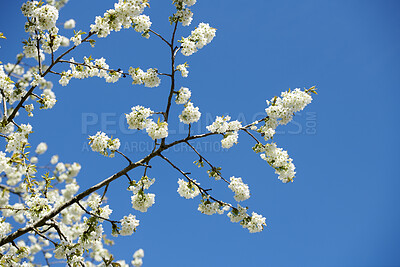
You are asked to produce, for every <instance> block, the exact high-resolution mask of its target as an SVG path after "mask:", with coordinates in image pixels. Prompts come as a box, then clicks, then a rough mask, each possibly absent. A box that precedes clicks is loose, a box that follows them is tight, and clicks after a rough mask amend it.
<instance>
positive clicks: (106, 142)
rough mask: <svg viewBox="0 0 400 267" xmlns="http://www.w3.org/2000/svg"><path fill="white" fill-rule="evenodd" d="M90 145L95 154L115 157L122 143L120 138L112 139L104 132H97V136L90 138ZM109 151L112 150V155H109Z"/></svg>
mask: <svg viewBox="0 0 400 267" xmlns="http://www.w3.org/2000/svg"><path fill="white" fill-rule="evenodd" d="M89 140H90V142H89V144H90V147H91V148H92V150H93V151H94V152H99V153H100V154H102V155H104V156H110V157H113V156H114V151H115V150H118V148H119V147H120V145H121V143H120V141H119V139H118V138H115V139H111V138H110V137H108V136H107V135H106V134H105V133H103V132H97V133H96V135H93V136H89ZM107 149H110V150H111V152H112V153H111V154H110V155H108V152H107Z"/></svg>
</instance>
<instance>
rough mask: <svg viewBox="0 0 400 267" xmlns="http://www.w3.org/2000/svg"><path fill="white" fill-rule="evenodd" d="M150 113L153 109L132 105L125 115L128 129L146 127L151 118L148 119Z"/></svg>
mask: <svg viewBox="0 0 400 267" xmlns="http://www.w3.org/2000/svg"><path fill="white" fill-rule="evenodd" d="M152 113H153V111H152V110H151V109H149V108H145V107H143V106H135V107H132V112H131V113H129V114H126V115H125V117H126V120H127V122H128V125H129V129H138V130H142V129H145V128H147V127H148V125H149V124H150V122H151V119H148V117H150V116H151V114H152Z"/></svg>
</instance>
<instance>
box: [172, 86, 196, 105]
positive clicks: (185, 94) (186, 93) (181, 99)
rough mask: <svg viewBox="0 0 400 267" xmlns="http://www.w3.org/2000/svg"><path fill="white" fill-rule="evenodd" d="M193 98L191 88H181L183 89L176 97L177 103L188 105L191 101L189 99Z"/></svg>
mask: <svg viewBox="0 0 400 267" xmlns="http://www.w3.org/2000/svg"><path fill="white" fill-rule="evenodd" d="M191 96H192V93H191V92H190V90H189V88H186V87H181V89H179V91H178V94H177V96H176V99H175V103H177V104H186V102H187V101H188V100H189V98H190V97H191Z"/></svg>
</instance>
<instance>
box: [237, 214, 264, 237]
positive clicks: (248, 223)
mask: <svg viewBox="0 0 400 267" xmlns="http://www.w3.org/2000/svg"><path fill="white" fill-rule="evenodd" d="M248 218H249V219H247V220H246V219H244V220H243V221H242V222H241V224H242V226H243V228H247V229H248V230H249V232H250V233H257V232H261V231H262V230H263V229H264V226H266V225H267V224H266V223H265V218H264V217H263V216H261V215H259V214H257V213H255V212H253V213H252V215H251V217H248Z"/></svg>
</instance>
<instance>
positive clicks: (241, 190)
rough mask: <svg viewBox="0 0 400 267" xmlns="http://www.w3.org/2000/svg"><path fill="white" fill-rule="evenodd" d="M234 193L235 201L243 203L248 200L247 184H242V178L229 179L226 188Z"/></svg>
mask: <svg viewBox="0 0 400 267" xmlns="http://www.w3.org/2000/svg"><path fill="white" fill-rule="evenodd" d="M228 187H229V188H230V189H231V190H232V191H233V192H234V193H235V196H234V198H235V200H236V201H243V200H246V199H248V198H250V190H249V187H248V185H247V184H244V183H243V181H242V178H240V177H239V178H235V177H234V176H232V177H231V182H230V184H229V186H228Z"/></svg>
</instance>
